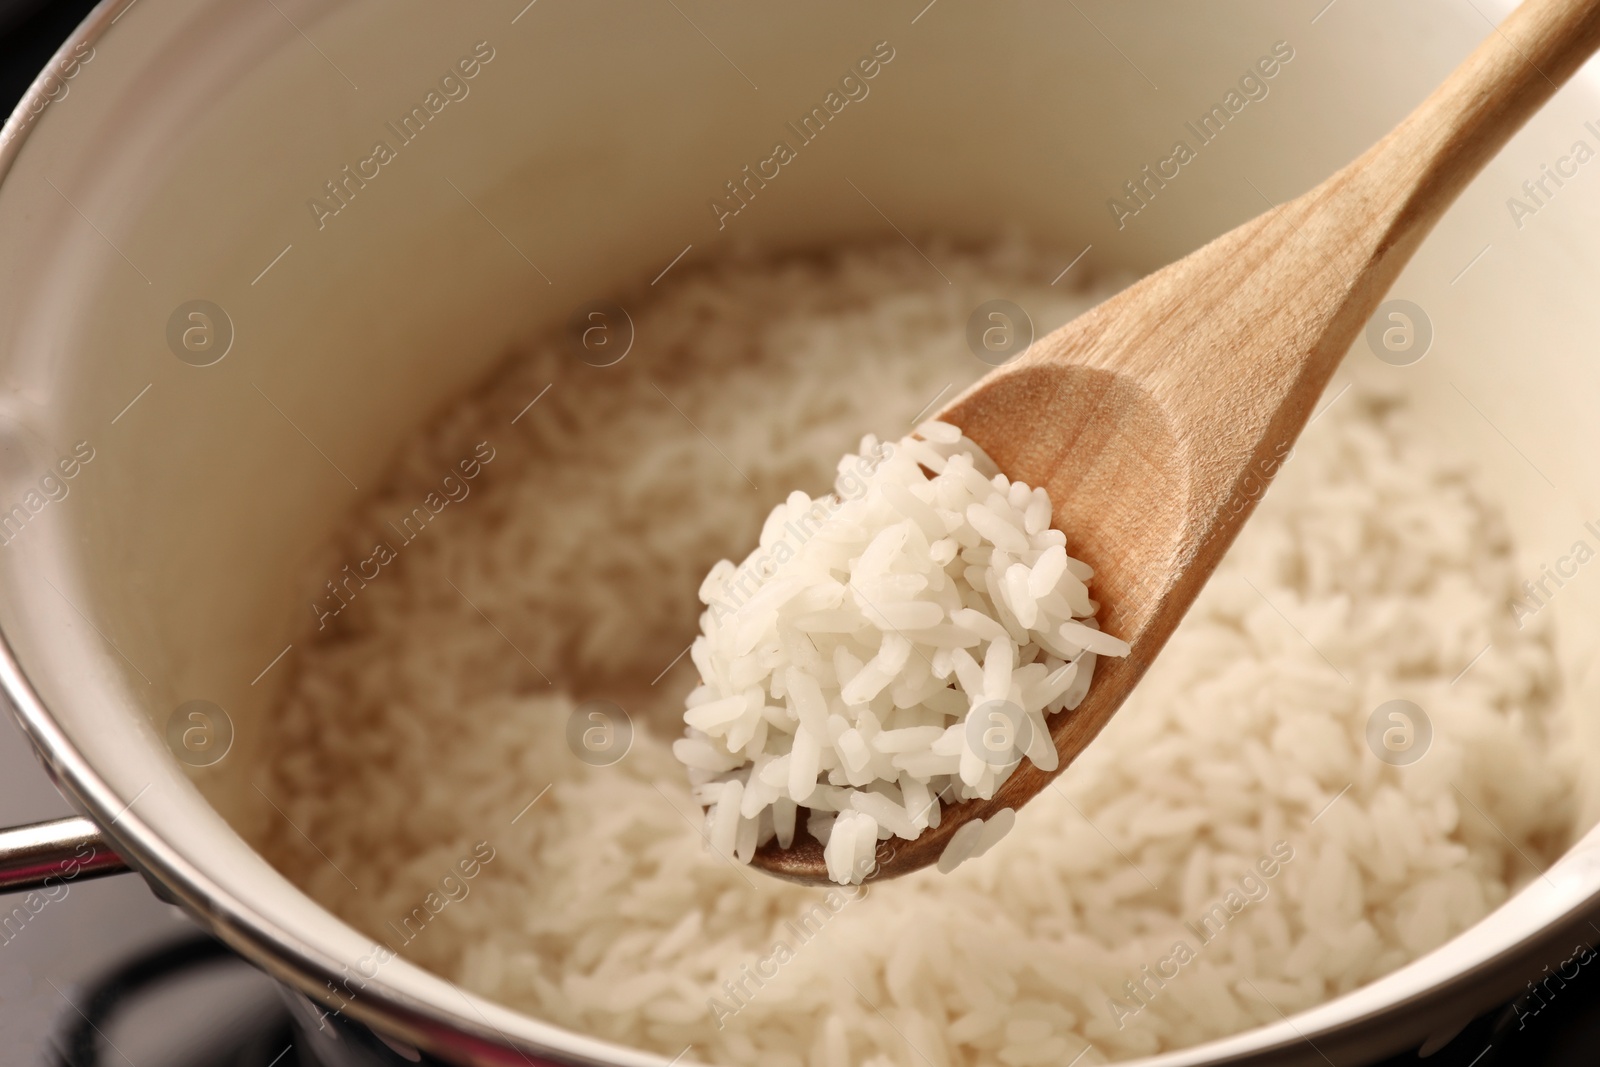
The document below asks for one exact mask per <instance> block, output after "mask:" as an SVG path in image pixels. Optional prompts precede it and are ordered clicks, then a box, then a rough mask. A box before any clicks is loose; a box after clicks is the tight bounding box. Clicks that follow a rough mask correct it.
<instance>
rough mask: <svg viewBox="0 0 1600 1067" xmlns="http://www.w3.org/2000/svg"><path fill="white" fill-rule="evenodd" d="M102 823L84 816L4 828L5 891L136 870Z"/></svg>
mask: <svg viewBox="0 0 1600 1067" xmlns="http://www.w3.org/2000/svg"><path fill="white" fill-rule="evenodd" d="M131 869H132V868H130V867H129V866H128V864H127V862H126V861H125V860H124V859H123V858H122V857H121V856H119V855H117V854H116V852H114V851H113V850H112V848H111V845H110V844H109V843H108V842H107V840H106V836H105V834H103V833H101V832H100V827H98V826H96V825H95V824H94V822H92V821H91V820H89V819H85V818H83V817H82V816H77V815H75V816H73V817H72V818H69V819H55V820H52V821H50V822H37V823H34V824H33V825H31V826H18V827H16V828H14V829H10V830H0V893H16V892H22V891H23V890H28V889H41V888H44V887H46V886H47V885H48V884H49V881H50V879H52V878H53V879H55V880H56V881H57V882H58V883H60V882H73V881H78V880H80V879H84V878H100V877H103V876H105V875H108V874H121V873H122V872H124V871H127V870H131Z"/></svg>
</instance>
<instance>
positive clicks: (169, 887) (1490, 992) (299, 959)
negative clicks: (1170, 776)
mask: <svg viewBox="0 0 1600 1067" xmlns="http://www.w3.org/2000/svg"><path fill="white" fill-rule="evenodd" d="M138 2H139V0H100V3H99V4H97V6H96V7H95V8H94V10H93V11H92V12H91V13H90V14H89V16H88V17H87V18H86V19H85V20H84V22H83V23H82V24H81V25H79V26H78V28H77V29H76V30H74V31H73V33H72V34H71V35H70V36H69V37H68V38H67V40H66V41H65V42H64V43H63V44H62V45H61V47H60V48H59V49H58V50H57V51H56V52H55V54H54V55H53V56H52V57H51V61H50V64H49V65H47V66H46V68H45V70H44V71H43V72H41V73H40V75H39V76H37V77H36V78H35V79H34V81H33V82H32V83H31V84H30V86H29V88H28V91H27V93H26V94H24V96H23V98H22V101H21V102H20V103H19V105H18V106H17V108H16V110H14V111H13V112H12V114H11V115H10V116H9V118H8V119H7V121H6V122H5V124H4V126H3V127H0V181H4V180H5V179H6V177H7V176H8V175H9V173H10V170H11V168H12V165H13V163H14V162H15V160H16V158H17V155H18V154H19V152H20V151H21V148H22V145H23V143H24V142H25V141H26V140H27V138H28V136H29V134H30V133H31V132H32V129H33V128H34V127H35V126H37V125H38V124H39V123H41V122H43V121H46V120H47V119H48V118H49V114H48V109H47V110H46V112H45V113H41V114H37V115H33V116H30V115H28V114H27V113H26V111H27V108H28V106H29V104H30V102H31V101H33V100H36V99H37V98H38V97H39V95H41V94H42V93H43V91H44V87H45V83H46V75H47V73H48V71H49V69H50V67H51V66H53V65H54V64H55V62H56V61H57V60H61V59H65V58H68V57H69V56H70V54H71V53H72V52H73V50H74V49H76V48H78V47H79V46H81V45H84V44H90V45H92V44H94V43H95V42H96V41H98V40H99V39H100V38H101V37H102V36H103V35H104V34H105V33H106V32H107V31H108V30H109V29H110V27H111V26H112V25H113V24H114V23H116V22H117V21H118V20H119V19H120V18H121V17H122V15H123V14H125V13H126V12H127V11H128V10H129V9H131V8H133V7H134V6H135V5H136V4H137V3H138ZM0 690H3V691H4V693H5V695H6V697H7V698H8V700H9V702H10V704H11V706H12V709H13V712H14V714H15V716H16V718H17V720H18V722H19V724H20V725H21V727H22V729H23V731H24V733H25V734H26V735H27V736H28V737H29V739H30V741H31V742H32V743H33V745H34V747H35V748H36V750H37V751H38V752H39V754H40V757H41V759H42V760H43V761H44V762H45V764H46V768H47V770H48V771H49V773H50V776H51V778H52V780H53V781H54V782H55V784H56V786H57V788H58V789H59V790H60V791H61V792H62V793H63V794H64V795H65V796H66V797H67V798H68V800H69V801H70V802H72V803H73V805H74V806H75V807H77V808H78V809H79V810H80V811H82V812H83V813H84V814H85V815H87V816H88V817H89V818H90V819H92V820H93V821H94V823H95V824H96V825H97V826H99V827H100V829H101V830H102V831H103V833H104V834H105V836H106V837H107V838H109V839H110V840H111V842H112V843H113V844H114V845H115V847H116V849H117V851H118V852H119V853H120V854H121V855H122V856H123V857H124V858H125V859H126V860H128V862H129V864H130V866H132V867H133V868H134V869H136V870H137V871H139V873H141V874H142V875H143V876H144V878H145V880H146V882H147V883H148V884H149V885H150V887H151V888H152V890H153V891H155V892H156V893H157V895H158V896H160V897H162V898H163V899H166V900H168V901H170V902H172V903H175V904H178V905H179V906H181V907H183V908H184V910H185V911H186V912H187V913H188V914H189V915H190V916H191V917H192V918H194V919H195V920H196V921H198V922H199V923H200V924H201V925H202V926H203V927H204V928H206V929H207V930H208V931H210V932H211V933H212V934H214V935H215V936H216V937H218V938H219V939H220V940H222V941H223V942H224V943H226V944H227V945H229V947H231V948H232V949H234V950H235V951H237V952H238V953H239V954H240V955H241V956H243V957H245V958H246V959H247V960H249V961H250V962H252V963H254V964H255V965H256V966H258V967H261V968H262V969H263V970H264V971H266V972H267V973H269V974H271V975H272V976H273V977H274V978H276V979H278V980H279V981H281V982H283V983H285V984H286V985H289V986H291V987H292V988H294V989H297V990H298V991H300V992H302V993H304V994H306V995H307V996H309V997H312V998H314V999H316V1000H317V1001H319V1002H321V1003H323V1004H324V1005H326V1006H328V1007H329V1008H332V1007H334V1006H335V1004H336V1001H338V1000H339V998H337V997H336V996H335V995H333V994H331V993H330V992H329V991H328V990H327V989H326V988H324V984H325V983H328V982H331V981H333V980H336V979H337V978H339V977H340V975H341V967H340V965H339V964H337V963H336V961H334V960H333V959H332V958H330V957H328V956H327V955H325V954H324V953H323V952H322V951H321V950H319V949H318V948H317V947H316V946H315V945H312V944H310V943H308V942H306V941H304V940H302V939H300V938H299V937H298V936H297V935H296V934H295V933H293V932H292V931H290V930H288V929H285V928H283V927H282V926H280V925H279V924H277V923H276V922H274V921H272V920H271V919H270V917H268V916H266V915H263V914H259V913H257V912H256V911H255V910H253V909H251V908H248V907H245V906H244V905H243V904H242V903H241V902H240V901H239V900H238V899H237V898H236V897H234V896H233V895H231V894H230V893H229V892H227V891H226V890H224V889H223V887H221V886H219V885H217V884H216V883H215V882H213V881H212V880H211V879H210V878H208V877H207V876H206V874H205V873H204V872H203V871H201V870H200V869H198V868H197V867H195V866H194V865H193V864H191V863H189V862H188V861H187V860H186V859H185V858H184V857H183V856H181V855H180V854H178V853H177V852H175V851H174V850H173V849H172V848H170V847H169V846H168V844H167V843H166V841H165V840H164V839H163V838H162V836H161V835H160V834H159V833H157V832H156V831H155V830H154V829H153V828H152V827H151V826H150V825H149V824H147V823H145V822H144V821H143V820H142V819H141V818H140V816H139V814H138V812H137V810H136V807H135V805H136V802H137V797H135V798H134V801H133V802H131V803H126V804H125V803H123V802H122V800H121V798H120V797H119V796H118V795H117V794H116V793H115V792H114V791H113V790H112V789H111V787H110V786H109V785H108V784H107V782H106V781H105V779H104V778H102V777H101V775H100V774H99V773H98V772H97V771H96V770H95V769H94V768H93V767H92V766H90V765H89V763H88V761H87V760H86V759H85V758H84V756H83V755H82V753H81V752H80V751H79V750H78V749H77V747H76V746H75V745H74V744H73V743H72V741H71V740H70V739H69V738H68V737H67V735H66V733H65V732H64V731H63V730H62V729H61V727H60V725H59V724H58V723H57V721H56V720H55V718H54V716H53V715H52V714H51V712H50V711H49V709H48V708H47V707H46V706H45V704H44V702H43V700H42V699H41V698H40V697H39V695H38V693H37V691H36V690H35V688H34V687H33V684H32V683H31V682H30V680H29V679H28V677H27V674H26V672H25V671H24V669H23V668H22V666H21V664H20V662H19V661H18V659H17V656H16V653H15V651H14V649H13V647H12V643H11V640H10V637H9V636H8V635H7V634H6V633H5V632H4V628H3V627H0ZM1585 846H1588V847H1587V848H1586V847H1585ZM1579 852H1588V853H1592V854H1593V855H1592V856H1587V855H1586V856H1579V855H1576V854H1577V853H1579ZM1597 867H1600V827H1596V828H1595V829H1593V830H1591V831H1590V832H1589V833H1588V834H1587V835H1586V836H1585V838H1584V839H1583V841H1582V842H1580V843H1579V844H1578V845H1575V846H1574V847H1573V849H1572V850H1570V851H1569V852H1568V853H1567V854H1566V855H1565V856H1563V857H1562V859H1561V860H1559V861H1558V862H1557V864H1556V866H1555V867H1553V868H1552V869H1551V870H1550V871H1548V872H1544V880H1545V881H1546V882H1550V883H1551V885H1552V886H1554V884H1555V883H1554V882H1552V881H1551V876H1552V875H1556V876H1558V877H1559V876H1562V875H1565V876H1568V877H1570V878H1571V879H1573V880H1574V881H1582V882H1589V883H1591V884H1592V886H1593V888H1592V889H1591V890H1590V891H1589V892H1588V894H1587V895H1586V896H1583V897H1581V898H1579V899H1577V900H1576V901H1575V902H1572V903H1570V904H1569V906H1567V907H1566V908H1565V910H1564V911H1561V912H1560V913H1558V914H1555V915H1552V916H1550V917H1549V919H1548V921H1546V922H1545V923H1544V924H1543V925H1541V926H1540V927H1539V928H1538V929H1536V930H1535V931H1533V932H1531V933H1529V934H1527V935H1525V936H1524V937H1522V938H1521V940H1519V941H1515V942H1513V943H1511V944H1509V945H1507V946H1506V947H1505V948H1503V949H1502V950H1501V951H1500V952H1499V953H1497V954H1496V955H1493V956H1491V957H1488V958H1484V959H1480V960H1478V961H1476V962H1475V963H1474V964H1473V965H1471V966H1468V967H1466V968H1465V969H1461V970H1456V971H1454V972H1453V973H1451V974H1449V976H1448V977H1446V978H1445V979H1443V980H1441V981H1437V982H1435V983H1434V984H1432V985H1431V986H1427V987H1424V988H1421V989H1419V990H1417V991H1416V992H1414V993H1413V994H1411V995H1409V996H1405V997H1402V998H1399V999H1396V1000H1392V1001H1389V1002H1387V1003H1384V1004H1382V1005H1379V1006H1377V1007H1374V1008H1372V1009H1370V1010H1367V1011H1365V1012H1360V1013H1351V1012H1350V1011H1349V1009H1348V1007H1347V1006H1346V1005H1347V1004H1348V1002H1349V1001H1350V1000H1351V999H1352V998H1354V997H1356V996H1357V995H1358V994H1360V993H1362V992H1364V991H1366V990H1371V989H1373V988H1374V986H1377V985H1381V984H1383V983H1385V982H1387V981H1388V980H1389V979H1390V978H1393V977H1396V976H1398V975H1400V974H1402V973H1405V972H1406V971H1408V970H1409V969H1410V968H1412V967H1415V966H1417V965H1418V964H1422V963H1426V962H1427V961H1429V960H1430V959H1432V958H1433V957H1434V956H1435V955H1437V954H1439V953H1442V952H1444V951H1445V950H1447V949H1448V948H1449V947H1450V945H1451V944H1452V943H1453V942H1447V943H1446V945H1445V946H1443V947H1441V949H1437V950H1435V951H1434V952H1433V953H1430V954H1428V955H1427V956H1424V957H1422V958H1421V959H1420V960H1417V961H1413V963H1412V964H1410V965H1408V966H1407V967H1406V968H1402V970H1401V971H1398V972H1394V974H1391V975H1389V976H1386V977H1385V978H1384V979H1380V980H1379V981H1378V982H1377V983H1373V984H1369V985H1367V986H1365V987H1360V988H1358V989H1357V990H1355V991H1354V992H1352V993H1349V994H1345V995H1343V996H1341V997H1338V998H1335V999H1334V1000H1331V1001H1328V1002H1325V1003H1324V1004H1321V1005H1319V1006H1317V1007H1315V1008H1311V1009H1308V1010H1306V1011H1304V1012H1300V1013H1298V1014H1297V1015H1295V1016H1285V1017H1283V1018H1282V1019H1281V1020H1280V1021H1278V1022H1275V1023H1270V1024H1268V1025H1266V1026H1261V1027H1257V1028H1255V1029H1252V1030H1247V1031H1244V1032H1242V1033H1239V1034H1236V1035H1233V1036H1231V1037H1227V1038H1221V1039H1218V1040H1215V1041H1210V1042H1207V1043H1205V1044H1202V1045H1197V1046H1193V1047H1191V1048H1188V1049H1183V1050H1179V1051H1175V1052H1169V1053H1164V1054H1161V1055H1158V1056H1154V1057H1149V1058H1144V1059H1140V1060H1137V1061H1127V1062H1128V1063H1129V1064H1130V1067H1181V1065H1186V1064H1199V1063H1207V1062H1217V1061H1219V1060H1224V1059H1225V1061H1226V1062H1233V1063H1252V1064H1268V1063H1271V1064H1285V1063H1298V1062H1305V1063H1325V1062H1326V1063H1334V1062H1337V1061H1336V1060H1333V1059H1330V1058H1329V1056H1330V1054H1333V1055H1338V1054H1339V1052H1340V1051H1342V1050H1345V1049H1353V1048H1355V1047H1359V1046H1360V1045H1362V1044H1365V1043H1366V1042H1362V1041H1360V1040H1359V1032H1360V1031H1362V1030H1364V1029H1365V1028H1369V1027H1376V1026H1378V1025H1380V1024H1384V1023H1388V1024H1396V1023H1400V1022H1402V1021H1404V1022H1407V1023H1409V1025H1407V1026H1406V1030H1407V1031H1408V1032H1410V1033H1413V1034H1415V1035H1417V1036H1415V1038H1414V1039H1413V1040H1414V1043H1419V1042H1420V1041H1421V1040H1422V1039H1423V1038H1424V1037H1427V1036H1430V1035H1432V1034H1448V1033H1450V1032H1452V1031H1453V1029H1455V1028H1456V1026H1458V1025H1460V1024H1464V1023H1465V1022H1467V1021H1468V1020H1469V1019H1471V1018H1472V1017H1474V1016H1475V1015H1477V1014H1479V1013H1480V1012H1482V1011H1485V1010H1488V1009H1490V1008H1493V1007H1494V1006H1496V1005H1498V1004H1501V1003H1504V1002H1505V1001H1506V1000H1507V999H1509V998H1510V996H1512V995H1514V993H1515V992H1517V991H1519V990H1520V989H1521V987H1522V984H1523V983H1522V981H1521V980H1520V979H1519V978H1517V977H1516V976H1517V975H1526V976H1530V977H1531V976H1536V975H1537V973H1538V967H1539V965H1540V964H1542V963H1547V962H1549V963H1553V962H1554V961H1555V960H1558V959H1561V958H1564V957H1565V956H1566V955H1567V954H1568V952H1570V950H1571V944H1572V941H1571V939H1572V938H1573V937H1582V936H1584V935H1585V934H1588V935H1592V937H1593V939H1595V940H1600V926H1597V925H1596V924H1595V922H1593V921H1591V917H1597V916H1600V879H1597V878H1596V877H1595V875H1594V874H1593V873H1592V871H1591V868H1597ZM1530 888H1531V887H1530ZM1524 892H1526V890H1525V891H1524ZM1521 896H1522V894H1518V896H1516V897H1513V898H1511V900H1508V901H1507V902H1506V903H1505V904H1502V905H1501V910H1504V909H1505V908H1508V907H1510V906H1511V905H1512V904H1514V903H1515V902H1516V901H1517V900H1518V899H1519V898H1520V897H1521ZM1498 914H1500V911H1496V912H1494V913H1491V916H1490V917H1489V918H1486V919H1485V920H1483V922H1485V923H1487V922H1489V921H1490V919H1492V918H1493V916H1494V915H1498ZM1497 976H1498V977H1497ZM434 977H438V976H434ZM441 980H443V979H441ZM450 984H451V985H452V986H453V987H454V984H453V983H450ZM454 988H455V990H456V992H457V993H458V995H459V996H460V998H461V1001H462V1003H463V1005H465V1007H466V1008H468V1009H470V1013H469V1012H461V1013H453V1012H451V1011H449V1010H447V1009H445V1008H444V1007H442V1006H440V1005H437V1004H433V1003H430V1002H427V1001H422V1000H418V999H417V998H414V997H412V996H409V995H407V994H405V993H403V992H400V991H398V990H395V989H393V988H391V987H390V986H389V985H388V984H386V983H382V982H377V981H374V982H371V983H369V984H368V985H366V986H365V987H363V989H362V993H361V996H360V998H359V999H357V1000H356V1001H353V1002H349V1003H347V1004H345V1006H344V1013H345V1014H348V1015H351V1016H353V1017H355V1018H356V1019H358V1020H359V1021H361V1022H363V1023H366V1024H368V1025H371V1026H373V1027H375V1028H377V1029H379V1030H381V1031H384V1032H386V1033H389V1034H394V1035H399V1036H403V1037H404V1038H405V1039H406V1040H409V1041H412V1042H414V1043H415V1044H416V1046H417V1047H419V1048H421V1049H423V1050H425V1051H428V1052H431V1053H435V1054H438V1055H441V1056H443V1057H446V1058H450V1059H461V1061H462V1062H470V1063H507V1064H510V1063H524V1064H529V1065H530V1067H531V1065H533V1064H534V1062H535V1061H533V1060H531V1059H529V1056H537V1057H540V1058H541V1060H542V1061H543V1062H546V1063H560V1064H573V1065H595V1067H607V1065H617V1064H629V1065H634V1064H636V1065H639V1067H647V1065H658V1067H659V1065H669V1067H670V1064H673V1063H683V1062H690V1061H689V1060H688V1058H687V1054H688V1053H689V1052H690V1051H691V1050H688V1049H686V1050H685V1051H684V1052H683V1053H680V1054H679V1056H678V1057H676V1058H673V1059H671V1060H669V1059H668V1058H667V1057H665V1056H658V1055H656V1054H653V1053H646V1052H643V1051H641V1050H639V1049H635V1048H630V1047H626V1046H622V1045H617V1044H614V1043H611V1042H608V1041H602V1040H599V1039H596V1038H591V1037H588V1036H587V1035H584V1034H580V1033H576V1032H574V1031H569V1030H565V1029H562V1028H559V1027H556V1026H553V1025H551V1024H548V1023H544V1022H542V1021H541V1020H538V1019H535V1018H533V1017H530V1016H525V1015H522V1014H520V1013H517V1012H513V1011H511V1010H510V1009H507V1008H504V1007H502V1006H500V1005H498V1004H494V1003H493V1002H490V1001H486V1000H483V999H482V998H479V997H477V996H476V995H475V994H472V993H470V992H467V991H465V990H462V989H460V988H459V987H454ZM486 1009H487V1012H493V1013H496V1014H502V1015H504V1016H506V1017H507V1018H508V1019H509V1020H512V1021H511V1022H510V1023H509V1025H510V1026H511V1028H512V1029H513V1030H514V1031H517V1033H515V1034H514V1035H513V1034H511V1033H508V1032H507V1031H506V1030H504V1029H501V1028H500V1027H497V1026H496V1025H494V1023H493V1022H492V1021H491V1019H490V1016H489V1014H488V1013H487V1012H486ZM1341 1009H1342V1010H1341ZM474 1014H475V1015H476V1016H477V1018H476V1019H474V1018H472V1017H471V1015H474ZM1280 1014H1281V1013H1280ZM462 1038H465V1040H464V1041H463V1040H461V1039H462ZM1352 1039H1355V1040H1352ZM1389 1045H1390V1046H1392V1048H1393V1049H1395V1050H1398V1049H1399V1048H1400V1047H1401V1045H1399V1044H1396V1043H1395V1042H1394V1041H1392V1040H1391V1041H1390V1042H1389ZM1358 1054H1359V1053H1358Z"/></svg>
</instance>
